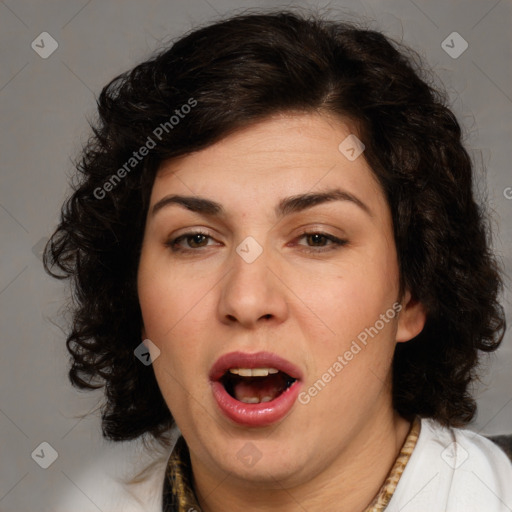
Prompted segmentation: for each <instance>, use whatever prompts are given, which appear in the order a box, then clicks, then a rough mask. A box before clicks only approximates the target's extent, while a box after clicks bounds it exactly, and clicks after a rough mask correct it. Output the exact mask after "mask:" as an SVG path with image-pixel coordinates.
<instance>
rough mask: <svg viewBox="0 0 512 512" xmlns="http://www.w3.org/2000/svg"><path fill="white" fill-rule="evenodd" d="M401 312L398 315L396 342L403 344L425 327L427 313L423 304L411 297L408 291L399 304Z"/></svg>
mask: <svg viewBox="0 0 512 512" xmlns="http://www.w3.org/2000/svg"><path fill="white" fill-rule="evenodd" d="M401 304H402V310H401V311H400V313H399V315H398V327H397V331H396V341H397V342H398V343H403V342H405V341H409V340H411V339H412V338H414V337H415V336H417V335H418V334H419V333H420V332H421V331H422V330H423V327H424V326H425V322H426V320H427V313H426V311H425V308H424V307H423V304H422V303H421V302H419V301H417V300H415V299H413V298H412V297H411V293H410V292H409V290H407V291H406V292H405V295H404V298H403V300H402V302H401Z"/></svg>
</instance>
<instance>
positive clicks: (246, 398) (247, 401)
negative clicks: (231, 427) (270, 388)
mask: <svg viewBox="0 0 512 512" xmlns="http://www.w3.org/2000/svg"><path fill="white" fill-rule="evenodd" d="M271 400H272V397H271V396H264V397H263V398H262V399H261V400H260V399H259V398H258V397H257V396H244V397H243V398H240V402H243V403H244V404H259V403H260V402H270V401H271Z"/></svg>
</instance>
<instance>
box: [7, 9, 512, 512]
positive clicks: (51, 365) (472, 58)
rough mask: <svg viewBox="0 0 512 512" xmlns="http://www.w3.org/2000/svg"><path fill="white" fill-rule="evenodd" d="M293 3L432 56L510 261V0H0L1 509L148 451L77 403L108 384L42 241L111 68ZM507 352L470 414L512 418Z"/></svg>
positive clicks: (490, 430)
mask: <svg viewBox="0 0 512 512" xmlns="http://www.w3.org/2000/svg"><path fill="white" fill-rule="evenodd" d="M289 5H302V6H307V5H310V6H319V7H325V6H327V7H328V8H329V9H330V10H331V12H332V14H333V15H335V16H337V17H341V16H342V15H343V13H345V14H346V15H347V17H348V19H351V18H352V17H357V16H359V15H363V16H365V17H367V18H370V19H375V20H377V21H376V23H374V24H373V27H374V28H377V29H380V30H382V31H384V32H385V33H386V34H387V35H390V36H392V37H395V38H398V39H403V41H404V42H405V43H407V44H409V45H410V46H412V47H413V48H414V49H416V50H417V51H419V52H420V54H421V55H423V56H424V57H425V58H426V60H427V62H428V63H429V64H430V65H431V66H432V67H433V68H434V69H435V71H436V73H437V75H438V76H439V77H440V79H441V81H442V82H443V83H444V84H445V86H446V87H447V89H448V91H449V93H450V97H451V100H452V104H453V108H454V110H455V112H456V114H457V115H458V117H459V119H460V121H461V122H462V123H463V124H464V126H465V133H466V140H467V144H468V146H469V148H470V150H471V153H472V155H473V157H474V159H475V161H476V163H477V168H478V169H479V170H480V171H479V172H480V176H482V169H483V168H487V175H486V176H484V177H483V178H482V179H481V180H480V182H479V183H480V185H479V187H480V189H481V190H482V191H483V192H484V193H486V194H487V197H488V200H489V205H490V208H491V209H492V210H493V211H494V218H495V228H496V237H495V247H496V251H497V252H498V253H499V255H500V256H501V258H502V259H503V262H504V263H505V265H506V269H507V273H510V271H511V270H512V251H511V243H512V222H511V221H510V213H511V210H512V189H508V188H507V187H512V174H511V172H510V162H512V144H511V140H510V139H511V137H510V134H511V133H512V131H511V119H512V117H511V113H512V90H511V87H510V86H511V84H512V76H511V74H512V64H511V63H512V59H511V53H512V52H511V46H512V45H511V43H512V39H511V36H510V27H511V26H512V3H511V1H510V0H501V1H496V0H488V1H476V0H475V1H451V2H446V1H441V0H436V1H428V2H427V1H426V0H425V1H424V0H415V1H412V0H410V1H409V0H403V1H399V0H386V1H364V2H357V1H346V2H341V1H331V2H329V3H327V2H295V3H284V2H277V1H274V2H271V1H266V2H265V1H261V2H250V1H249V2H243V1H241V0H188V1H186V2H178V1H176V0H174V1H167V2H164V1H157V0H154V1H145V2H142V1H138V2H137V1H135V0H129V1H123V2H121V1H120V0H119V1H115V0H108V1H100V0H90V1H87V0H71V1H70V0H67V1H64V0H61V1H56V0H52V1H45V2H36V1H35V0H4V1H0V41H1V44H0V59H1V67H0V123H1V127H2V128H1V130H2V131H1V133H2V137H1V139H0V162H1V164H0V165H1V170H0V180H1V187H0V228H1V255H0V308H1V309H0V321H1V327H2V328H1V334H2V344H1V347H2V354H1V359H0V382H1V386H0V440H1V441H0V510H2V511H5V512H8V511H16V512H24V511H27V512H28V511H29V510H39V511H47V510H48V511H50V510H52V511H55V510H61V509H60V508H58V505H57V501H58V500H57V497H59V498H62V496H64V495H66V496H68V501H69V500H70V502H72V503H73V504H74V505H73V508H72V509H69V508H68V509H67V510H76V511H82V510H103V508H102V505H101V503H102V497H101V493H102V492H104V490H105V482H108V481H109V480H108V479H109V475H110V474H111V473H112V472H116V471H117V472H118V471H120V468H121V469H122V468H124V467H126V465H127V464H129V463H131V462H129V461H133V460H135V459H137V458H138V456H139V455H140V453H141V446H140V444H139V443H137V442H134V443H121V444H114V443H107V442H106V441H103V440H102V438H101V433H100V422H99V414H98V413H97V412H96V413H91V414H90V415H89V416H87V417H85V418H84V419H80V415H81V414H83V413H87V412H88V411H91V410H92V409H94V408H95V407H96V406H97V405H98V403H99V400H100V399H101V394H100V393H99V392H93V393H90V394H87V393H80V392H78V391H76V390H74V389H73V388H72V387H71V385H70V384H69V383H68V380H67V368H68V355H67V352H66V350H65V344H64V340H65V335H64V333H63V331H62V330H61V328H60V327H59V325H60V326H63V325H64V319H63V318H62V316H61V312H60V310H59V308H61V306H62V304H63V300H64V298H65V296H66V293H67V291H68V289H67V285H65V284H64V283H62V282H58V281H55V280H53V279H51V278H50V277H49V276H47V275H46V274H45V273H44V271H43V268H42V265H41V261H40V254H39V253H40V249H41V248H42V244H43V243H44V242H45V240H46V238H47V237H48V236H49V235H50V234H51V232H52V230H53V229H54V227H55V225H56V223H57V220H58V214H59V210H60V207H61V204H62V201H63V200H64V198H65V197H66V194H67V191H68V189H67V186H68V185H67V184H68V176H69V175H70V173H71V172H72V170H73V166H72V163H71V160H70V158H73V157H75V156H76V155H77V154H78V152H79V150H80V147H81V144H82V143H84V142H85V140H86V138H87V136H88V134H89V130H88V125H87V121H86V119H87V117H88V118H91V117H93V116H94V112H95V97H96V95H97V94H98V93H99V91H100V90H101V87H102V86H103V85H104V84H106V83H107V82H108V81H109V80H110V79H111V78H113V77H114V75H116V74H118V73H120V72H122V71H124V70H126V69H128V68H130V67H133V66H134V65H135V64H136V63H138V62H139V61H141V60H143V59H145V58H147V57H148V56H149V55H150V53H151V52H152V51H153V50H154V49H156V48H157V47H159V46H160V45H161V44H163V43H164V42H165V41H169V40H170V39H172V38H175V37H177V36H179V35H180V34H182V33H184V32H185V31H188V30H189V29H190V28H192V27H193V26H196V25H197V24H199V23H204V22H206V21H213V20H215V19H217V18H219V17H220V16H223V15H227V14H233V13H235V12H238V11H240V10H241V9H245V8H251V7H278V6H289ZM327 12H329V11H327ZM44 31H46V32H48V33H50V34H51V36H52V37H53V38H54V39H55V40H56V41H57V42H58V45H59V46H58V49H57V50H56V51H55V53H53V54H52V55H51V56H50V57H49V58H47V59H43V58H41V57H40V55H39V54H38V53H36V51H34V50H33V49H32V47H31V43H32V41H33V40H36V38H37V37H38V36H39V34H40V33H41V32H44ZM454 31H456V32H458V33H460V35H461V36H462V37H463V38H464V39H465V40H466V41H467V42H468V44H469V47H468V49H467V50H466V51H465V52H464V53H463V54H462V55H460V56H459V57H458V58H452V57H451V56H450V55H448V54H447V53H446V52H445V51H444V49H443V48H442V46H441V43H442V41H444V40H445V39H446V38H447V36H448V35H449V34H451V33H452V32H454ZM39 40H40V39H39ZM454 44H455V43H454ZM457 44H458V43H457ZM507 191H508V192H510V193H507ZM507 197H508V198H507ZM506 284H507V292H506V293H505V296H504V297H503V304H504V307H505V308H506V311H507V316H508V318H509V319H512V315H511V314H510V313H511V306H510V292H509V290H510V281H509V279H508V278H507V283H506ZM510 321H512V320H510ZM511 363H512V339H511V337H510V335H509V333H508V335H507V337H506V340H505V342H504V344H503V347H502V348H501V349H500V351H499V352H498V354H497V355H496V356H493V357H492V358H491V359H490V361H489V372H488V373H487V374H486V376H485V378H484V379H483V381H482V383H481V384H480V385H479V386H478V391H477V392H478V403H479V414H478V417H477V419H476V421H475V422H474V423H473V424H472V425H471V426H470V428H471V429H473V430H475V431H479V432H483V433H486V434H496V433H504V432H509V433H510V432H512V375H511V372H510V365H511ZM43 441H46V442H48V443H50V444H51V446H52V447H53V448H54V449H55V450H56V451H57V452H58V458H57V460H56V461H55V462H54V463H53V464H52V465H51V466H50V467H49V468H48V469H46V470H44V469H42V468H40V467H39V466H38V465H37V464H36V463H35V462H34V460H33V459H32V458H31V453H32V452H33V451H34V450H35V449H36V448H37V447H38V445H39V444H40V443H41V442H43ZM62 510H64V509H62Z"/></svg>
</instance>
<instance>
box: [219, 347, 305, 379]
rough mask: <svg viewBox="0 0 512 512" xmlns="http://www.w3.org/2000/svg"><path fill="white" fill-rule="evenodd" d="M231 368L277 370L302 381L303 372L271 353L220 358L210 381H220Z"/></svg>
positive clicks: (232, 355)
mask: <svg viewBox="0 0 512 512" xmlns="http://www.w3.org/2000/svg"><path fill="white" fill-rule="evenodd" d="M230 368H275V369H276V370H279V371H281V372H284V373H286V374H288V375H289V376H290V377H292V378H294V379H296V380H302V372H301V370H300V369H299V368H298V367H297V366H295V365H294V364H293V363H291V362H290V361H288V360H286V359H283V358H282V357H280V356H278V355H276V354H272V353H271V352H256V353H253V354H249V353H246V352H229V353H228V354H224V355H222V356H220V357H219V358H218V359H217V361H215V363H214V365H213V366H212V368H211V370H210V380H213V381H216V380H219V379H220V378H221V377H222V376H223V375H224V374H225V373H226V372H227V371H228V370H229V369H230Z"/></svg>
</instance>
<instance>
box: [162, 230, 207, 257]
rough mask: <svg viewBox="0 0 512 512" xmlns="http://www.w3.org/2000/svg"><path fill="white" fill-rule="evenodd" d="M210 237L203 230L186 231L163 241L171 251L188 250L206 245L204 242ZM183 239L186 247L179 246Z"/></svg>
mask: <svg viewBox="0 0 512 512" xmlns="http://www.w3.org/2000/svg"><path fill="white" fill-rule="evenodd" d="M211 238H212V237H211V236H210V235H209V234H208V233H206V232H204V231H190V232H188V233H184V234H183V235H180V236H178V237H177V238H173V239H171V240H169V241H167V242H166V243H165V245H166V246H167V247H170V249H171V250H172V251H173V252H188V251H191V250H194V249H200V248H202V247H207V244H206V243H205V242H207V241H208V239H211ZM183 241H185V242H187V245H188V247H185V248H183V247H181V245H180V244H181V243H182V242H183Z"/></svg>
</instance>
